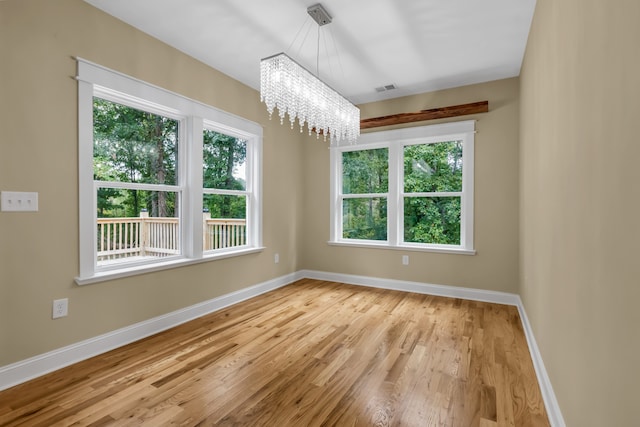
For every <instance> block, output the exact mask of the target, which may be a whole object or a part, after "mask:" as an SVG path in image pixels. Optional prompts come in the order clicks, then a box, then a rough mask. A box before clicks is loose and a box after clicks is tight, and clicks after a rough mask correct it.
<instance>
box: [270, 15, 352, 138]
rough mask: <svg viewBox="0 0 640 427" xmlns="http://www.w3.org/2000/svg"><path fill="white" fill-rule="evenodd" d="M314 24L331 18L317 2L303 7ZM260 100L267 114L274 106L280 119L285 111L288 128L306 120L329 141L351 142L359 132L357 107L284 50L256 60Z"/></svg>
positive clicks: (301, 127) (310, 126)
mask: <svg viewBox="0 0 640 427" xmlns="http://www.w3.org/2000/svg"><path fill="white" fill-rule="evenodd" d="M307 12H308V13H309V15H311V16H312V17H313V18H314V19H315V20H316V22H317V23H318V25H324V24H327V23H329V22H331V17H330V16H329V15H328V14H327V13H326V11H325V10H324V8H322V6H321V5H319V4H318V5H315V6H311V7H310V8H309V9H307ZM260 101H262V102H264V103H265V104H266V105H267V111H268V112H269V117H271V115H272V114H273V110H274V108H277V109H278V115H279V116H280V123H283V122H284V117H285V114H288V115H289V121H290V122H291V128H293V125H294V122H295V121H296V119H298V124H299V125H300V132H302V130H303V127H304V123H305V122H306V123H307V128H308V129H309V134H311V132H312V131H315V132H316V133H318V134H320V133H322V134H323V135H324V137H325V139H326V138H327V135H329V137H330V139H331V142H332V143H334V142H335V143H340V141H343V140H344V141H347V142H349V143H354V142H355V141H356V139H357V138H358V136H359V135H360V110H359V109H358V108H357V107H356V106H355V105H353V104H352V103H351V102H349V101H348V100H347V99H346V98H345V97H343V96H342V95H340V94H339V93H338V92H336V91H335V90H333V89H331V88H330V87H329V86H327V85H326V84H325V83H324V82H322V81H321V80H320V79H319V78H317V77H316V76H314V75H313V74H311V73H310V72H309V71H307V70H306V69H305V68H304V67H302V66H301V65H299V64H298V63H297V62H295V61H294V60H293V59H291V58H290V57H289V56H287V55H286V54H285V53H279V54H276V55H273V56H270V57H267V58H264V59H262V60H261V61H260Z"/></svg>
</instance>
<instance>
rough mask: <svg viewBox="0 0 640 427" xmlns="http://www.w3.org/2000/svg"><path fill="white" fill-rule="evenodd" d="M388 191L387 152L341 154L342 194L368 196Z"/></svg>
mask: <svg viewBox="0 0 640 427" xmlns="http://www.w3.org/2000/svg"><path fill="white" fill-rule="evenodd" d="M387 191H389V150H388V149H387V148H378V149H375V150H361V151H346V152H344V153H342V193H343V194H368V193H386V192H387Z"/></svg>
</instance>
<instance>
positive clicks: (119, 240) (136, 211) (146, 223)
mask: <svg viewBox="0 0 640 427" xmlns="http://www.w3.org/2000/svg"><path fill="white" fill-rule="evenodd" d="M97 199H98V212H97V214H98V215H97V216H98V223H97V239H96V244H97V248H96V249H97V254H98V266H104V265H110V264H117V263H122V262H130V261H142V260H145V259H153V258H162V257H166V256H169V255H178V254H180V223H179V219H178V218H177V217H176V214H175V213H176V212H177V210H178V206H177V201H178V198H177V193H175V192H164V191H145V190H122V189H113V188H99V189H98V194H97Z"/></svg>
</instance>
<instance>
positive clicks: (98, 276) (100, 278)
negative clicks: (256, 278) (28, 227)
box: [75, 247, 264, 286]
mask: <svg viewBox="0 0 640 427" xmlns="http://www.w3.org/2000/svg"><path fill="white" fill-rule="evenodd" d="M263 250H264V247H254V248H243V249H239V250H232V251H226V252H220V253H214V254H206V255H204V256H203V257H202V258H198V259H190V258H180V259H175V260H171V261H166V262H158V263H153V264H145V265H136V266H131V267H125V268H119V269H117V270H108V271H100V272H96V273H94V274H93V275H92V276H86V277H76V278H75V282H76V283H77V284H78V285H81V286H82V285H90V284H92V283H100V282H106V281H108V280H114V279H120V278H123V277H130V276H137V275H139V274H146V273H153V272H155V271H162V270H169V269H171V268H177V267H184V266H188V265H193V264H200V263H203V262H209V261H215V260H219V259H224V258H231V257H235V256H240V255H248V254H253V253H258V252H262V251H263Z"/></svg>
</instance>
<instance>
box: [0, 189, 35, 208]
mask: <svg viewBox="0 0 640 427" xmlns="http://www.w3.org/2000/svg"><path fill="white" fill-rule="evenodd" d="M0 203H2V206H1V207H0V210H1V211H2V212H37V211H38V193H27V192H18V191H2V192H0Z"/></svg>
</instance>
